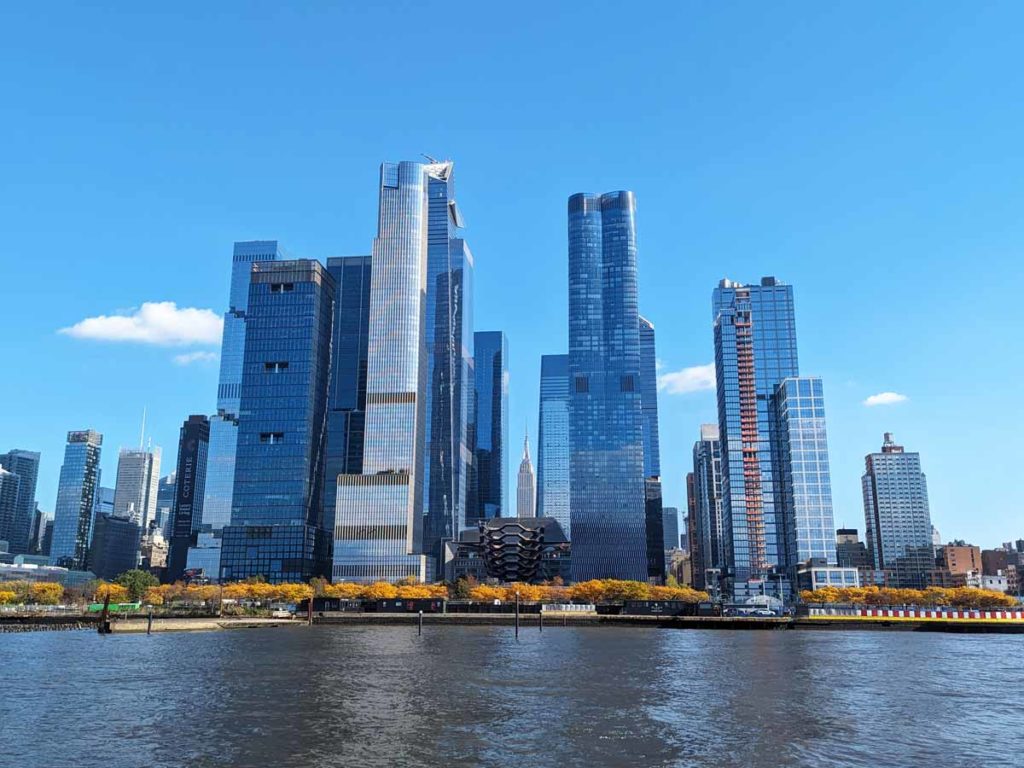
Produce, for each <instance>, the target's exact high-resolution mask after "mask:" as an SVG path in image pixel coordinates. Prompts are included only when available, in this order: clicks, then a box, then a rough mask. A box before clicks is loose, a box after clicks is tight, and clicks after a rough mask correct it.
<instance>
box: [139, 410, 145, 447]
mask: <svg viewBox="0 0 1024 768" xmlns="http://www.w3.org/2000/svg"><path fill="white" fill-rule="evenodd" d="M145 442H146V406H142V431H141V432H140V433H139V448H142V447H144V446H145Z"/></svg>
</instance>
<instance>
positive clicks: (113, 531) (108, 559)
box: [88, 515, 142, 581]
mask: <svg viewBox="0 0 1024 768" xmlns="http://www.w3.org/2000/svg"><path fill="white" fill-rule="evenodd" d="M141 539H142V528H141V527H140V526H139V524H138V523H136V522H134V521H133V520H129V519H128V518H124V517H116V516H114V515H97V516H96V524H95V530H94V532H93V536H92V543H91V544H90V546H89V562H88V567H89V570H90V571H92V572H93V573H95V574H96V577H97V578H99V579H107V580H108V581H109V580H113V579H116V578H117V577H118V576H120V575H121V574H122V573H124V572H125V571H130V570H132V569H133V568H138V566H139V544H140V542H141Z"/></svg>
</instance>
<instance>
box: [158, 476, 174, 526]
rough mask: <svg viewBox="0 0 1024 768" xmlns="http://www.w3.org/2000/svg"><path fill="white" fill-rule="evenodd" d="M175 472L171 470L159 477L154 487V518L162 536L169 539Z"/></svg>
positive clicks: (172, 520) (172, 516)
mask: <svg viewBox="0 0 1024 768" xmlns="http://www.w3.org/2000/svg"><path fill="white" fill-rule="evenodd" d="M176 481H177V474H176V473H175V472H171V474H169V475H164V476H163V477H161V478H160V482H159V483H158V484H157V487H156V519H157V523H158V526H159V528H160V533H161V534H163V537H164V538H165V539H167V540H168V541H170V538H171V529H172V528H173V527H174V495H175V492H176V488H177V482H176Z"/></svg>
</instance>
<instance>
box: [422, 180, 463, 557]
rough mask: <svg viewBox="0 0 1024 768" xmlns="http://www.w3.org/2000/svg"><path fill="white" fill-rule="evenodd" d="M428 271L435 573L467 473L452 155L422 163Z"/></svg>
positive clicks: (458, 514) (458, 525)
mask: <svg viewBox="0 0 1024 768" xmlns="http://www.w3.org/2000/svg"><path fill="white" fill-rule="evenodd" d="M425 167H428V168H433V169H435V170H433V171H430V172H428V173H427V175H426V188H427V221H426V222H425V224H426V226H427V233H426V235H427V274H426V280H427V284H426V303H425V305H424V327H423V336H424V344H425V348H426V357H425V358H424V364H425V366H426V372H425V376H426V385H427V386H426V388H425V389H421V390H420V392H421V394H422V395H423V397H424V407H425V408H426V419H425V421H424V423H423V424H424V436H423V437H424V441H425V445H426V454H425V461H426V467H425V471H424V474H423V483H424V488H423V491H424V503H425V504H426V509H425V510H424V514H425V519H424V521H423V522H424V533H423V551H424V552H425V553H426V554H427V556H428V557H429V558H431V561H432V564H433V566H434V569H435V570H436V571H437V572H438V573H439V572H440V570H439V569H440V568H441V567H442V564H443V560H444V542H445V541H455V540H456V539H457V538H458V535H459V532H460V531H461V530H463V529H464V528H465V526H466V520H467V518H468V517H472V516H474V515H475V514H476V513H475V512H473V513H467V509H466V505H467V500H468V499H469V497H470V494H469V482H470V479H471V478H472V477H473V469H472V461H473V453H472V451H471V450H470V433H469V428H470V416H471V413H470V404H471V401H472V398H473V388H474V385H475V382H474V378H475V374H474V370H473V367H474V364H473V255H472V253H471V252H470V250H469V246H468V245H466V242H465V241H464V240H463V239H462V238H461V236H460V235H459V230H460V229H462V227H463V221H462V215H461V213H460V211H459V207H458V205H457V204H456V202H455V180H454V172H453V164H452V163H451V162H445V163H436V164H433V165H431V166H425Z"/></svg>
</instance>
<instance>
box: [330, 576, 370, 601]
mask: <svg viewBox="0 0 1024 768" xmlns="http://www.w3.org/2000/svg"><path fill="white" fill-rule="evenodd" d="M362 596H363V585H362V584H355V583H353V582H351V581H342V582H339V583H337V584H328V585H327V586H325V587H324V597H339V598H341V599H342V600H355V599H357V598H359V597H362Z"/></svg>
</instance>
